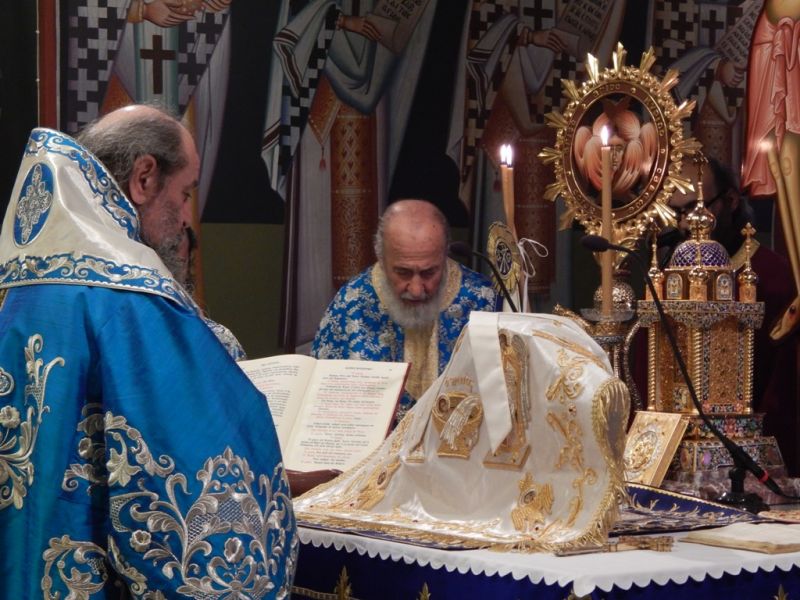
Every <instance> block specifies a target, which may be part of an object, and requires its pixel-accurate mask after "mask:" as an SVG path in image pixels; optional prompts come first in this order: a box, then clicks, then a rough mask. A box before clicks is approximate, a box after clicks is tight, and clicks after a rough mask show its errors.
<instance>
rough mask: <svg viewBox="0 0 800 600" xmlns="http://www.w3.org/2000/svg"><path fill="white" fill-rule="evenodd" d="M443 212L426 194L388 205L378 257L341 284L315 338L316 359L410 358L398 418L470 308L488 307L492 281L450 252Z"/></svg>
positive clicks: (439, 363) (449, 347)
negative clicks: (451, 255)
mask: <svg viewBox="0 0 800 600" xmlns="http://www.w3.org/2000/svg"><path fill="white" fill-rule="evenodd" d="M448 241H449V229H448V224H447V219H445V217H444V215H443V214H442V213H441V212H440V211H439V209H437V208H436V207H435V206H434V205H433V204H431V203H429V202H426V201H424V200H400V201H397V202H395V203H393V204H391V205H390V206H389V208H388V209H387V210H386V212H385V213H384V214H383V216H382V217H381V219H380V222H379V224H378V231H377V233H376V234H375V255H376V256H377V258H378V261H377V262H376V263H375V264H374V265H372V266H371V267H369V268H368V269H367V270H366V271H364V272H363V273H361V274H359V275H358V276H356V277H355V278H354V279H352V280H350V281H349V282H348V283H347V284H345V285H344V286H343V287H342V288H341V289H340V290H339V292H338V293H337V294H336V296H335V297H334V299H333V301H332V302H331V304H330V305H329V306H328V309H327V311H326V312H325V315H324V316H323V317H322V322H321V323H320V326H319V330H318V331H317V335H316V337H315V338H314V345H313V347H312V354H313V355H314V356H316V357H317V358H351V359H363V360H376V361H403V362H409V363H411V371H410V374H409V378H408V381H407V383H406V391H407V393H406V394H404V397H403V399H402V401H401V406H400V407H399V409H398V420H399V418H400V417H402V415H403V414H404V413H405V411H406V410H408V408H409V407H410V406H411V405H412V404H413V401H414V400H416V399H417V398H419V397H420V396H421V395H422V394H423V392H425V390H426V389H427V388H428V386H429V385H430V384H431V383H432V382H433V380H434V379H436V377H437V376H438V375H439V374H440V373H441V372H442V370H443V369H444V367H445V365H446V364H447V361H448V360H450V355H451V353H452V352H453V346H454V345H455V342H456V340H457V339H458V336H459V334H460V333H461V329H462V328H463V327H464V325H466V323H467V321H468V320H469V314H470V312H472V311H473V310H480V311H493V310H495V307H496V306H495V305H496V301H497V299H496V295H495V293H494V290H493V289H492V286H491V284H490V282H489V280H488V279H487V278H486V277H484V276H483V275H480V274H479V273H475V272H474V271H471V270H469V269H467V268H466V267H464V266H462V265H459V264H458V263H456V262H455V261H453V260H451V259H449V258H447V249H448Z"/></svg>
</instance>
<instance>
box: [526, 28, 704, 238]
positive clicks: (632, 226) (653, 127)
mask: <svg viewBox="0 0 800 600" xmlns="http://www.w3.org/2000/svg"><path fill="white" fill-rule="evenodd" d="M625 55H626V51H625V49H624V48H623V47H622V44H617V48H616V50H615V51H614V53H613V55H612V62H613V64H612V66H611V67H608V68H606V69H603V70H601V69H600V67H599V64H598V61H597V59H596V58H595V57H594V56H592V55H591V54H590V55H588V57H587V61H586V72H587V73H588V80H587V81H585V82H584V83H583V84H581V85H580V86H579V85H578V84H576V83H575V82H574V81H569V80H564V79H562V80H561V83H562V86H563V93H564V95H565V96H566V98H567V99H568V100H569V102H568V104H567V106H566V108H565V109H564V112H563V113H561V112H559V111H553V112H551V113H548V114H547V116H546V118H547V121H548V124H549V125H550V126H551V127H554V128H556V129H557V134H556V143H555V147H554V148H545V149H544V150H542V152H541V153H540V154H539V157H540V158H541V159H542V160H543V161H544V162H545V163H552V164H553V165H554V170H555V182H554V183H552V184H550V186H548V188H547V190H546V193H545V197H546V198H547V199H549V200H551V201H553V200H555V199H556V198H558V197H561V198H563V199H564V202H565V203H566V206H567V210H566V212H565V213H564V215H563V217H562V222H561V225H562V227H567V226H569V224H570V223H571V222H572V221H573V219H574V220H577V221H578V222H579V223H580V224H581V225H582V226H583V228H584V229H585V230H586V232H587V233H590V234H595V235H600V234H601V230H602V215H601V210H602V208H601V203H600V201H599V197H600V189H601V181H600V171H599V168H600V167H599V155H600V146H601V145H608V146H610V147H611V149H612V150H611V155H612V163H613V167H612V172H613V175H612V190H613V212H612V215H613V216H612V220H613V238H614V239H613V240H612V241H613V242H614V243H617V244H621V245H624V246H626V247H628V248H631V249H633V248H634V247H635V246H636V243H637V242H638V240H639V239H641V238H642V237H643V236H644V235H645V234H646V232H647V229H648V227H651V226H652V225H651V224H652V223H657V224H658V223H660V224H662V225H674V224H675V213H674V212H673V211H672V209H671V208H670V207H669V206H668V202H669V199H670V197H671V196H672V193H673V192H674V191H675V190H676V189H678V190H680V191H682V192H685V191H688V190H692V189H693V186H692V183H691V182H690V181H689V180H688V179H685V178H684V177H682V176H681V175H680V170H681V161H682V160H683V159H684V158H686V157H688V156H692V155H694V154H695V152H697V151H698V150H699V149H700V143H699V142H698V141H697V140H695V139H693V138H684V135H683V123H682V121H683V119H685V118H687V117H688V116H689V115H690V114H691V112H692V110H693V109H694V106H695V102H694V100H691V101H684V102H682V103H681V104H680V105H676V103H675V100H674V99H673V97H672V95H671V93H670V90H671V89H672V87H674V86H675V84H676V83H677V82H678V74H677V71H675V70H670V71H668V72H667V73H666V74H665V75H664V77H663V78H658V77H657V76H656V75H654V74H653V73H651V72H650V69H651V68H652V67H653V65H654V63H655V55H654V53H653V49H652V48H651V49H649V50H648V51H647V52H645V53H644V54H643V55H642V58H641V61H640V63H639V66H638V67H634V66H627V65H626V64H625ZM603 125H605V126H607V127H608V128H610V130H611V131H610V139H608V140H606V141H602V142H601V141H600V129H601V128H602V126H603Z"/></svg>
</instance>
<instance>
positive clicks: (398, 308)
mask: <svg viewBox="0 0 800 600" xmlns="http://www.w3.org/2000/svg"><path fill="white" fill-rule="evenodd" d="M380 279H381V280H382V281H381V283H382V284H383V288H384V289H386V290H388V292H389V293H388V294H387V295H386V296H387V297H386V298H384V299H383V300H384V301H385V302H386V311H387V312H388V313H389V317H391V319H392V321H394V322H395V323H397V324H398V325H400V327H403V328H404V329H421V328H423V327H429V326H430V325H432V324H433V323H435V322H436V320H437V319H438V318H439V312H440V308H439V305H440V304H441V300H442V293H443V292H442V290H443V288H444V281H442V282H440V283H439V289H437V290H436V293H434V294H431V295H430V296H429V297H427V298H425V302H423V303H421V304H414V305H408V304H406V303H404V302H403V298H408V299H410V298H411V296H409V295H408V292H404V293H402V294H400V295H399V296H398V295H397V294H396V293H395V291H394V288H393V287H392V285H391V283H390V282H389V280H388V278H387V277H386V273H384V272H383V269H381V271H380ZM443 279H446V276H445V277H444V278H443Z"/></svg>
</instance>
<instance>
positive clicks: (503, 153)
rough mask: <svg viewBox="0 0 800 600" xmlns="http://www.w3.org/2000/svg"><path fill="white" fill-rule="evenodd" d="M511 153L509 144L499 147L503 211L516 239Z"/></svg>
mask: <svg viewBox="0 0 800 600" xmlns="http://www.w3.org/2000/svg"><path fill="white" fill-rule="evenodd" d="M512 158H513V152H512V150H511V144H503V145H502V146H500V174H501V181H502V185H503V210H504V212H505V214H506V225H508V228H509V229H510V230H511V233H512V234H513V235H514V239H517V229H516V226H515V224H514V168H513V167H512V166H511V162H512Z"/></svg>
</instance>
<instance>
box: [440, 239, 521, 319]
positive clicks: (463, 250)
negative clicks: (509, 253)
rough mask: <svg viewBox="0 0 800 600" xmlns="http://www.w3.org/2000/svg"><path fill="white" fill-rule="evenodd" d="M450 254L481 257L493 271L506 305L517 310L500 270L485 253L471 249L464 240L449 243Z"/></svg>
mask: <svg viewBox="0 0 800 600" xmlns="http://www.w3.org/2000/svg"><path fill="white" fill-rule="evenodd" d="M450 254H454V255H455V256H460V257H462V258H470V257H471V256H477V257H478V258H480V259H483V260H484V261H485V262H486V264H488V265H489V268H491V269H492V273H494V278H495V280H496V281H497V283H498V285H499V286H500V291H502V292H503V298H504V299H505V301H506V302H508V305H509V306H510V307H511V310H512V311H513V312H519V311H518V310H517V305H516V304H514V300H512V299H511V294H510V293H509V291H508V288H507V287H506V284H505V283H504V282H503V278H502V277H501V276H500V272H499V271H498V270H497V267H496V266H495V264H494V262H492V259H490V258H489V257H488V256H486V255H485V254H481V253H480V252H478V251H477V250H473V249H472V248H470V247H469V244H467V243H466V242H453V243H452V244H450Z"/></svg>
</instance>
